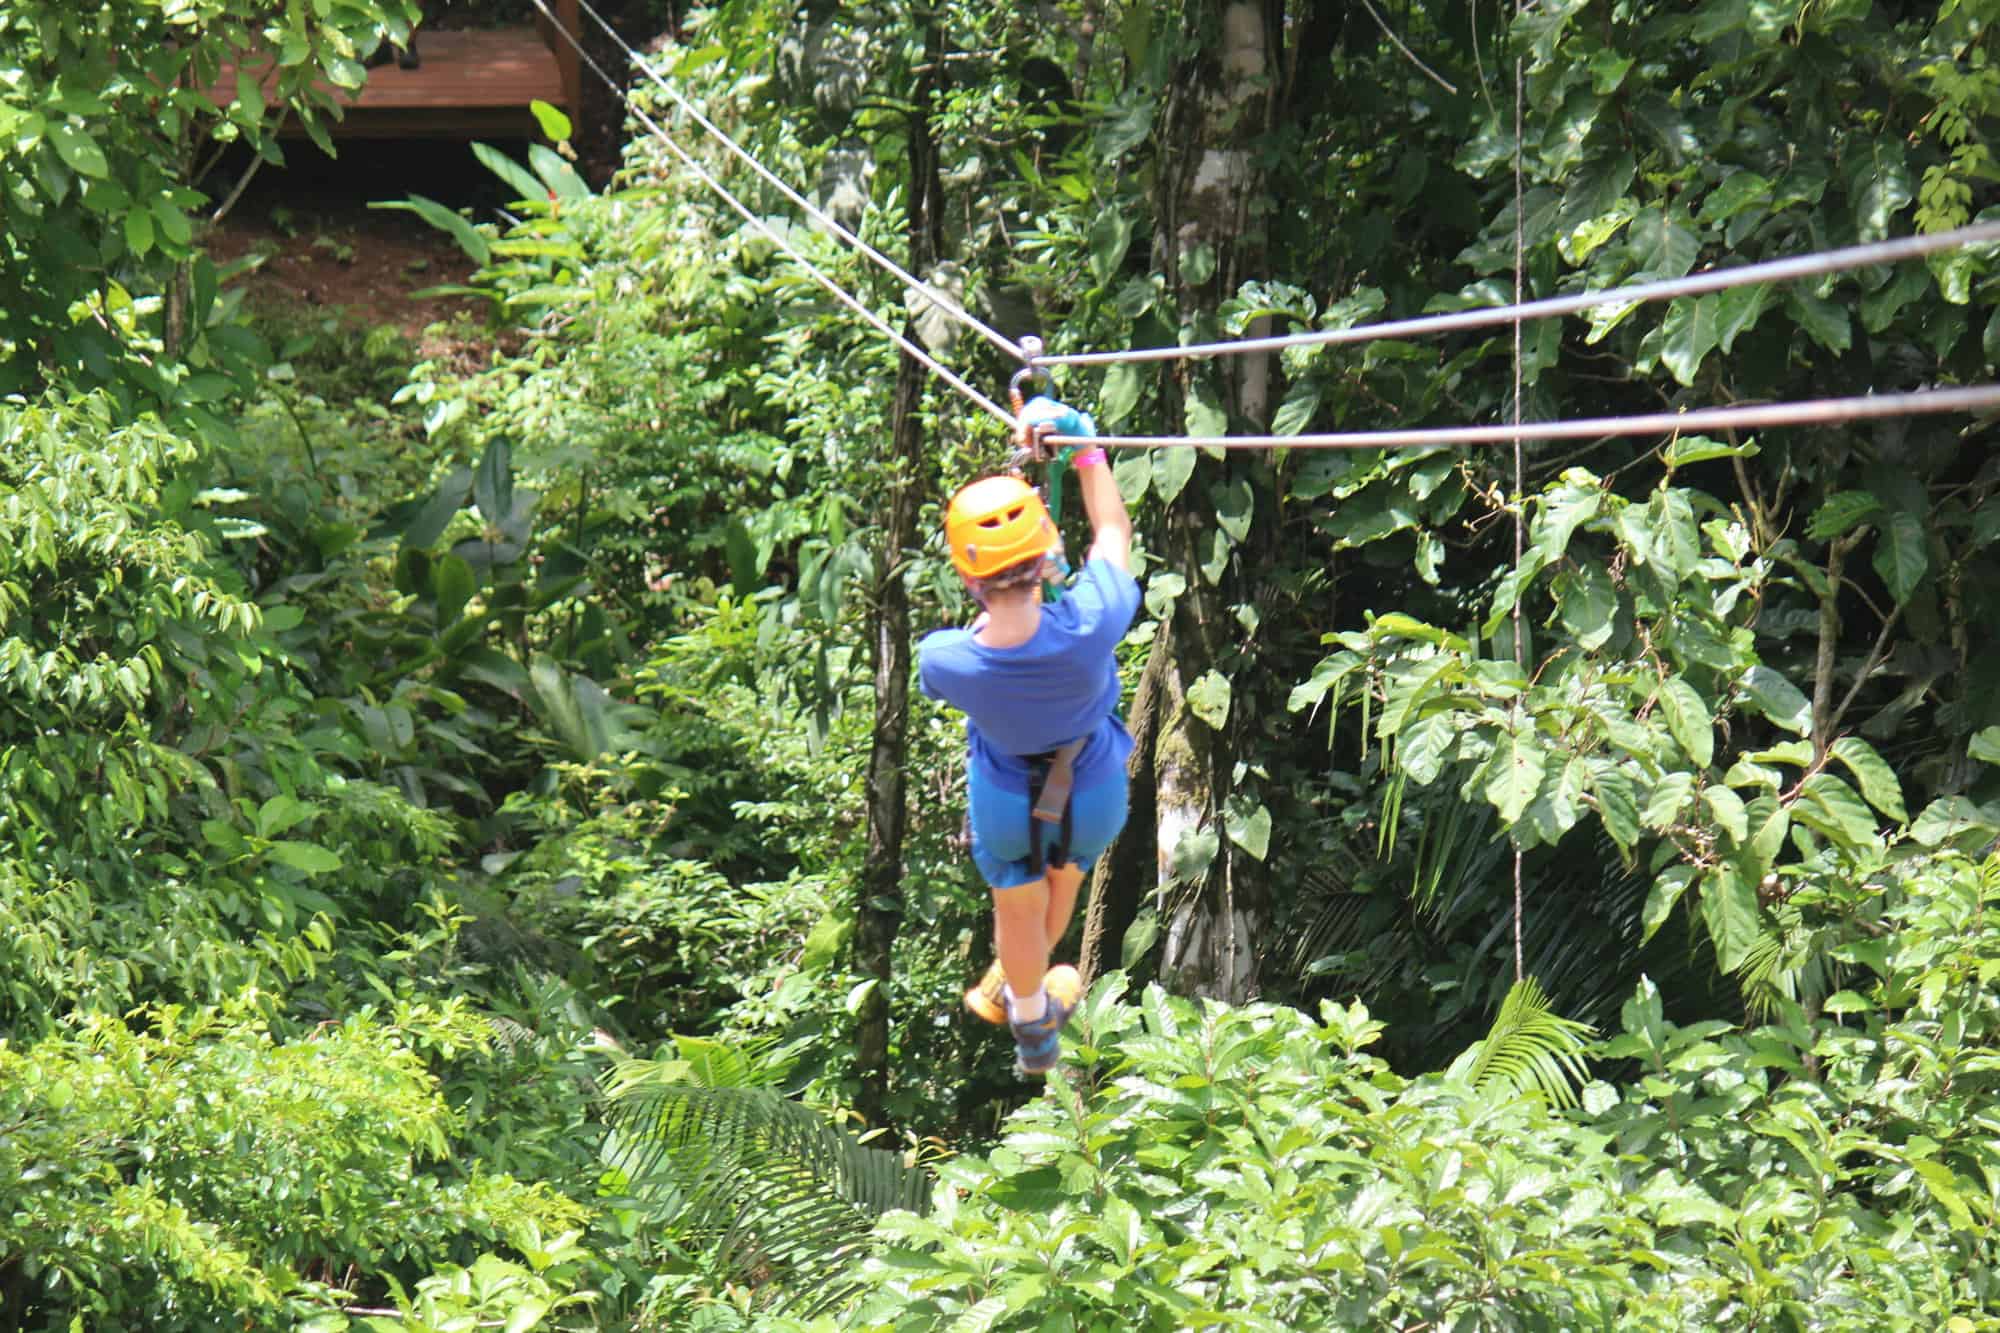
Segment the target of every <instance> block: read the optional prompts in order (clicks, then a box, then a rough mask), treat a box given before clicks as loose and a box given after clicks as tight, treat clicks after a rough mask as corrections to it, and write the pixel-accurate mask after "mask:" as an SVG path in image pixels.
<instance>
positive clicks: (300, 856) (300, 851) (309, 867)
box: [265, 838, 340, 875]
mask: <svg viewBox="0 0 2000 1333" xmlns="http://www.w3.org/2000/svg"><path fill="white" fill-rule="evenodd" d="M265 854H266V855H268V856H269V857H270V858H271V859H272V860H273V861H276V862H277V863H278V864H280V865H286V866H290V867H291V868H292V869H294V870H297V871H300V872H301V873H303V874H307V875H324V874H327V873H329V872H331V871H335V870H338V869H340V857H338V856H337V855H335V854H334V853H333V852H330V851H328V850H327V849H326V848H324V847H322V846H320V845H319V844H318V843H313V842H292V841H290V840H289V839H284V838H280V839H279V840H278V841H276V842H274V843H272V844H271V845H270V846H269V847H268V848H266V849H265Z"/></svg>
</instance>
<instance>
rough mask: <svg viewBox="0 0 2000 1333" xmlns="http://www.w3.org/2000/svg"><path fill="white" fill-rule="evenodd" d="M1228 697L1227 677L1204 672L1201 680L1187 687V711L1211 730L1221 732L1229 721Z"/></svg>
mask: <svg viewBox="0 0 2000 1333" xmlns="http://www.w3.org/2000/svg"><path fill="white" fill-rule="evenodd" d="M1229 696H1230V690H1229V677H1227V676H1225V675H1223V674H1222V673H1221V672H1220V671H1207V672H1204V673H1203V674H1202V677H1201V679H1199V680H1197V681H1196V682H1195V683H1194V684H1192V685H1190V686H1188V692H1187V702H1188V710H1189V711H1190V712H1192V713H1193V714H1194V715H1195V716H1196V717H1198V718H1200V719H1201V720H1202V721H1203V722H1204V723H1206V724H1207V725H1208V727H1209V728H1210V729H1211V730H1214V731H1221V730H1222V728H1223V725H1224V724H1225V723H1227V722H1228V721H1229Z"/></svg>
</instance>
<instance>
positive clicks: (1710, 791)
mask: <svg viewBox="0 0 2000 1333" xmlns="http://www.w3.org/2000/svg"><path fill="white" fill-rule="evenodd" d="M1701 799H1702V802H1703V803H1704V804H1705V805H1707V806H1708V812H1709V814H1710V815H1712V816H1714V818H1715V822H1716V824H1717V825H1718V826H1719V827H1720V828H1721V829H1722V831H1723V832H1724V833H1727V834H1728V835H1729V839H1730V841H1731V842H1734V843H1735V844H1736V845H1737V846H1739V847H1740V846H1742V845H1743V844H1744V843H1746V842H1748V841H1749V840H1750V816H1749V812H1748V811H1746V810H1745V809H1744V807H1743V798H1742V797H1741V796H1738V795H1737V794H1736V793H1735V792H1733V791H1731V790H1729V788H1727V787H1724V786H1722V785H1720V784H1718V783H1713V782H1711V783H1709V784H1708V785H1707V786H1706V787H1703V788H1702V789H1701Z"/></svg>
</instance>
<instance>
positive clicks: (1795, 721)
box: [1738, 664, 1812, 736]
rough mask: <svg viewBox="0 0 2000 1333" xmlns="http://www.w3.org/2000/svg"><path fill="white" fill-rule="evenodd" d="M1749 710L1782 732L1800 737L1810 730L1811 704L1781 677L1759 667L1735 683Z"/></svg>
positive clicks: (1765, 668)
mask: <svg viewBox="0 0 2000 1333" xmlns="http://www.w3.org/2000/svg"><path fill="white" fill-rule="evenodd" d="M1738 683H1739V684H1740V685H1741V687H1742V689H1743V694H1744V697H1745V698H1746V699H1748V700H1749V702H1750V706H1751V707H1752V708H1754V709H1756V710H1757V711H1758V712H1759V713H1762V714H1763V715H1764V716H1765V717H1767V718H1769V719H1770V720H1771V721H1772V722H1773V723H1774V724H1775V725H1777V726H1780V727H1783V728H1784V729H1785V730H1786V731H1789V732H1793V733H1796V734H1797V735H1800V736H1803V735H1805V734H1806V733H1807V732H1809V731H1811V730H1812V701H1811V700H1810V699H1808V698H1806V696H1805V695H1804V694H1802V693H1800V692H1799V687H1798V686H1796V685H1794V684H1792V682H1791V681H1789V680H1787V679H1786V678H1785V676H1784V673H1782V672H1779V671H1775V670H1773V669H1772V668H1770V667H1767V666H1764V665H1762V664H1759V665H1757V666H1753V667H1751V668H1750V669H1749V670H1748V671H1746V672H1744V673H1743V679H1742V680H1741V681H1740V682H1738Z"/></svg>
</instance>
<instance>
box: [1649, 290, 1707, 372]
mask: <svg viewBox="0 0 2000 1333" xmlns="http://www.w3.org/2000/svg"><path fill="white" fill-rule="evenodd" d="M1719 306H1720V301H1719V299H1718V298H1717V297H1716V296H1714V295H1709V296H1703V297H1699V298H1696V299H1693V300H1690V299H1689V298H1687V297H1681V298H1679V299H1678V300H1676V301H1674V302H1673V304H1671V305H1670V306H1668V307H1667V317H1666V320H1665V321H1664V322H1663V323H1662V324H1661V326H1660V332H1661V334H1662V336H1663V338H1664V342H1663V343H1662V345H1661V348H1660V364H1662V365H1664V366H1665V367H1666V368H1667V370H1668V372H1669V373H1670V374H1672V375H1673V377H1674V378H1675V379H1676V380H1678V381H1679V382H1680V383H1682V384H1683V385H1692V384H1693V383H1694V381H1695V376H1696V375H1698V374H1700V373H1701V363H1702V361H1703V359H1704V358H1706V357H1707V356H1708V354H1709V353H1710V352H1712V351H1714V350H1715V345H1716V343H1717V342H1718V341H1719V340H1720V339H1721V336H1722V334H1721V326H1720V323H1719V321H1718V319H1717V312H1718V308H1719Z"/></svg>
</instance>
